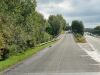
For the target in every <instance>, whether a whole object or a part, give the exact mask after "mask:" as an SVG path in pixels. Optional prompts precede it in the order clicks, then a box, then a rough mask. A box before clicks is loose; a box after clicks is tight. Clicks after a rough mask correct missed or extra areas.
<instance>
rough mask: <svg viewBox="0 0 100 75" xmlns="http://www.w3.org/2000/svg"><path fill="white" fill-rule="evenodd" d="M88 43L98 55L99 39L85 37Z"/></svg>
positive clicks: (99, 50) (99, 49) (99, 48)
mask: <svg viewBox="0 0 100 75" xmlns="http://www.w3.org/2000/svg"><path fill="white" fill-rule="evenodd" d="M86 38H87V40H88V42H89V43H90V44H91V45H92V46H93V47H94V48H95V49H96V50H97V51H98V52H99V53H100V38H96V37H93V36H86Z"/></svg>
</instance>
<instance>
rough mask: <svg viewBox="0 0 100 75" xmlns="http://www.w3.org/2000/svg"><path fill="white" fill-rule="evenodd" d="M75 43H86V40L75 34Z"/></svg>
mask: <svg viewBox="0 0 100 75" xmlns="http://www.w3.org/2000/svg"><path fill="white" fill-rule="evenodd" d="M74 36H75V41H76V42H78V43H86V39H85V37H84V36H82V35H80V34H75V35H74Z"/></svg>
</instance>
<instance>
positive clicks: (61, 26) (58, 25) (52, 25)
mask: <svg viewBox="0 0 100 75" xmlns="http://www.w3.org/2000/svg"><path fill="white" fill-rule="evenodd" d="M48 23H49V27H47V29H46V30H47V32H48V33H49V34H51V35H53V36H57V35H58V34H59V33H61V31H62V30H65V28H66V26H67V23H66V21H65V19H64V18H63V17H62V15H56V16H55V15H51V16H50V17H49V19H48Z"/></svg>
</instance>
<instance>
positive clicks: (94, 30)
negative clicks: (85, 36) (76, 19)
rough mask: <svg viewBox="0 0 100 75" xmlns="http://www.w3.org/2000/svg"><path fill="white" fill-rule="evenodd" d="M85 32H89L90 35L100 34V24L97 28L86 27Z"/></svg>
mask: <svg viewBox="0 0 100 75" xmlns="http://www.w3.org/2000/svg"><path fill="white" fill-rule="evenodd" d="M85 32H89V35H97V36H100V26H99V25H98V26H96V27H95V28H86V29H85Z"/></svg>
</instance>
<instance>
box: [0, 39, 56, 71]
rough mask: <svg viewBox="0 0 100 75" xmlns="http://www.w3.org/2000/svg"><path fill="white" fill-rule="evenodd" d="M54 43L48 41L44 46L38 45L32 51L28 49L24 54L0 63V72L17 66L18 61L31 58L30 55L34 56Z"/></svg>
mask: <svg viewBox="0 0 100 75" xmlns="http://www.w3.org/2000/svg"><path fill="white" fill-rule="evenodd" d="M55 42H56V41H50V42H48V43H46V44H43V45H38V46H37V47H34V48H32V49H28V50H27V51H25V52H24V53H21V54H18V55H16V56H11V57H9V58H8V59H7V60H5V61H0V71H2V70H4V69H6V68H8V67H10V66H12V65H15V64H17V63H18V62H20V61H23V60H25V59H27V58H29V57H31V56H32V55H34V54H36V53H37V52H39V51H40V50H42V49H44V48H46V47H48V46H50V45H52V44H53V43H55Z"/></svg>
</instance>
